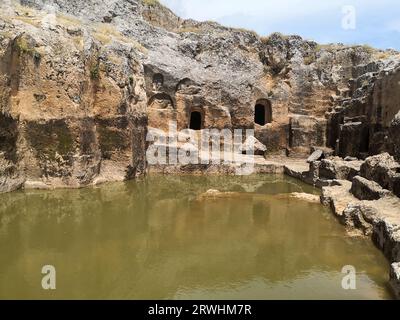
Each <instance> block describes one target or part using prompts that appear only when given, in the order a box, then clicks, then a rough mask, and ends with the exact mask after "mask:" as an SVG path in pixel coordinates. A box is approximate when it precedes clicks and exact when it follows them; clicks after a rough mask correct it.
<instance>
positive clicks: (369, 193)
mask: <svg viewBox="0 0 400 320" xmlns="http://www.w3.org/2000/svg"><path fill="white" fill-rule="evenodd" d="M350 192H351V193H352V194H353V195H354V196H355V197H356V198H358V199H359V200H378V199H380V198H383V197H384V196H386V195H389V194H390V191H388V190H385V189H383V188H382V187H381V186H380V185H379V184H378V183H376V182H375V181H370V180H367V179H365V178H363V177H360V176H356V177H354V179H353V184H352V186H351V190H350Z"/></svg>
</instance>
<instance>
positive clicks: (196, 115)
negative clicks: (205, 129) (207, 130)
mask: <svg viewBox="0 0 400 320" xmlns="http://www.w3.org/2000/svg"><path fill="white" fill-rule="evenodd" d="M202 118H203V117H202V115H201V113H200V112H199V111H192V112H191V114H190V125H189V128H190V129H191V130H201V129H202V122H203V121H202V120H203V119H202Z"/></svg>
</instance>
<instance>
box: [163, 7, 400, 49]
mask: <svg viewBox="0 0 400 320" xmlns="http://www.w3.org/2000/svg"><path fill="white" fill-rule="evenodd" d="M160 1H161V2H162V3H163V4H165V5H166V6H167V7H169V8H170V9H172V10H173V11H174V12H175V13H177V14H178V15H180V16H181V17H184V18H192V19H196V20H200V21H204V20H214V21H218V22H220V23H222V24H224V25H228V26H232V27H242V28H247V29H252V30H255V31H257V32H258V33H259V34H261V35H268V34H270V33H272V32H275V31H279V32H282V33H285V34H299V35H301V36H303V37H304V38H306V39H313V40H316V41H318V42H321V43H329V42H342V43H347V44H356V43H360V44H370V45H372V46H375V47H379V48H383V49H386V48H396V49H398V50H400V1H399V0H160ZM349 5H350V6H354V8H355V10H356V11H355V12H356V27H355V29H347V30H346V29H343V28H342V20H343V18H344V14H343V12H342V10H343V7H344V6H349Z"/></svg>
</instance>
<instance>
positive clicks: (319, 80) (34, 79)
mask: <svg viewBox="0 0 400 320" xmlns="http://www.w3.org/2000/svg"><path fill="white" fill-rule="evenodd" d="M0 6H1V11H0V12H1V13H0V42H1V49H0V103H1V112H0V124H1V126H0V127H1V129H0V138H1V139H0V151H1V152H3V154H4V156H5V157H6V159H7V161H8V162H9V163H11V166H14V167H15V170H16V172H17V175H14V174H11V173H10V172H9V169H7V170H8V171H7V170H5V171H4V170H3V171H2V172H4V173H2V179H3V180H2V181H3V182H2V184H3V189H4V190H6V191H7V190H12V189H15V188H18V186H20V185H21V183H20V182H19V181H20V180H22V181H23V182H24V181H27V182H28V183H27V184H26V185H27V187H32V186H35V185H36V186H39V185H40V184H41V183H44V184H46V185H48V186H49V187H58V186H69V187H79V186H84V185H89V184H93V183H95V182H96V183H99V182H101V181H109V180H124V179H128V178H132V177H135V176H138V175H141V174H143V172H144V171H145V168H146V159H145V149H146V146H147V145H146V141H145V136H146V130H147V128H148V127H152V128H157V129H162V130H167V129H168V123H169V122H170V121H176V123H177V129H178V130H181V129H184V128H192V129H194V130H198V129H211V128H214V129H235V128H240V129H254V130H255V137H256V138H257V139H258V141H260V143H261V144H263V145H265V146H266V148H267V150H268V153H269V154H271V155H272V154H278V155H282V154H289V155H290V156H294V157H298V156H301V157H306V156H308V155H309V154H310V152H311V151H312V150H315V148H320V149H323V148H327V147H328V148H331V149H334V150H335V151H336V154H337V155H340V156H342V157H345V156H355V157H358V158H366V157H367V156H369V155H373V154H376V153H380V152H384V151H386V152H389V153H390V154H394V155H395V156H396V157H397V158H398V156H399V153H398V152H399V140H398V136H399V135H398V134H397V133H398V127H399V126H398V121H397V120H398V116H397V118H396V114H398V112H399V103H398V102H399V100H400V98H399V96H398V92H399V90H398V87H397V84H398V82H399V74H400V72H399V54H398V53H397V52H395V51H391V50H387V51H379V50H374V49H372V48H368V47H366V46H344V45H318V44H317V43H315V42H313V41H306V40H303V39H302V38H301V37H298V36H284V35H281V34H278V33H275V34H272V35H270V36H269V37H260V36H258V35H257V34H255V33H254V32H251V31H246V30H238V29H232V28H226V27H223V26H221V25H219V24H217V23H213V22H196V21H193V20H184V19H181V18H179V17H177V16H176V15H175V14H174V13H173V12H171V11H170V10H169V9H167V8H165V7H163V6H162V5H161V4H159V3H158V2H157V1H151V2H149V1H139V0H124V1H116V0H107V1H100V0H89V1H78V0H74V1H67V0H57V1H56V0H46V1H45V0H20V1H14V0H6V1H2V2H1V4H0ZM396 119H397V120H396ZM193 168H194V170H200V171H201V168H200V167H193ZM13 181H14V182H13ZM30 181H33V183H31V182H30ZM6 185H7V186H6Z"/></svg>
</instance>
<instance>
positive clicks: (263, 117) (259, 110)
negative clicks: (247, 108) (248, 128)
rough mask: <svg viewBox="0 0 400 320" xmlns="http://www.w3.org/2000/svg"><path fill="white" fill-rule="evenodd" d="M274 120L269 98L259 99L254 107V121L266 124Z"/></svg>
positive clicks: (261, 124) (262, 124)
mask: <svg viewBox="0 0 400 320" xmlns="http://www.w3.org/2000/svg"><path fill="white" fill-rule="evenodd" d="M271 122H272V109H271V103H270V102H269V101H268V100H260V101H257V103H256V106H255V109H254V123H256V124H258V125H260V126H265V125H266V124H267V123H271Z"/></svg>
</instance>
